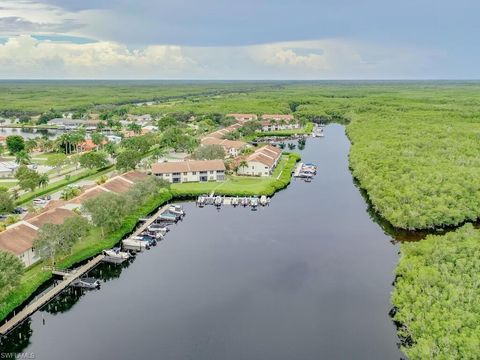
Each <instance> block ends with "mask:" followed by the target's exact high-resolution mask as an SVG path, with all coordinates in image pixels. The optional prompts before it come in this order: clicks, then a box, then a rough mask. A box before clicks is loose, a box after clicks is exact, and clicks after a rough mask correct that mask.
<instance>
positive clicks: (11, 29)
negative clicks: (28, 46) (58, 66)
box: [0, 0, 83, 35]
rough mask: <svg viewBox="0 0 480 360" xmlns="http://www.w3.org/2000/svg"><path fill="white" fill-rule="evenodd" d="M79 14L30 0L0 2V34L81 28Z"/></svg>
mask: <svg viewBox="0 0 480 360" xmlns="http://www.w3.org/2000/svg"><path fill="white" fill-rule="evenodd" d="M82 26H83V25H82V23H81V22H80V14H74V13H69V12H65V11H64V10H63V9H61V8H59V7H56V6H52V5H46V4H42V3H38V2H37V1H31V0H3V1H2V2H1V3H0V35H21V34H25V33H58V32H71V31H74V30H76V29H79V28H81V27H82Z"/></svg>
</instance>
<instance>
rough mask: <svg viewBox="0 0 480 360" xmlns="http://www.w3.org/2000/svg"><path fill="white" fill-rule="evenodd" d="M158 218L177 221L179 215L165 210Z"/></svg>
mask: <svg viewBox="0 0 480 360" xmlns="http://www.w3.org/2000/svg"><path fill="white" fill-rule="evenodd" d="M157 220H161V221H173V222H177V220H178V217H177V215H175V214H172V213H170V212H169V211H165V212H164V213H162V214H160V215H159V216H158V218H157Z"/></svg>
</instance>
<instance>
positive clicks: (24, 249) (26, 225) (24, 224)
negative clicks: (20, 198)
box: [0, 171, 148, 267]
mask: <svg viewBox="0 0 480 360" xmlns="http://www.w3.org/2000/svg"><path fill="white" fill-rule="evenodd" d="M146 177H148V175H147V174H145V173H142V172H139V171H130V172H127V173H125V174H121V175H117V176H114V177H113V178H111V179H109V180H108V181H107V182H105V183H104V184H101V185H96V186H94V187H92V188H90V189H88V190H86V191H85V192H83V193H82V194H81V195H79V196H78V197H76V198H74V199H72V200H70V201H68V202H65V201H58V202H57V203H56V204H57V205H56V207H54V208H46V209H45V210H44V211H43V212H42V213H40V214H38V215H33V214H32V215H27V216H26V217H25V218H24V219H23V220H22V221H19V222H17V223H15V224H12V225H10V226H8V227H7V229H6V230H5V231H3V232H0V250H2V251H7V252H10V253H12V254H14V255H16V256H17V257H18V258H19V259H20V260H21V261H22V262H23V264H24V265H25V266H27V267H28V266H31V265H33V264H35V263H36V262H37V261H38V260H40V259H39V257H38V256H37V254H36V253H35V249H34V247H33V243H34V241H35V239H36V238H37V237H38V230H39V229H40V228H41V227H42V226H43V225H45V224H62V223H63V222H64V221H65V219H67V218H69V217H71V216H75V215H76V213H75V212H74V210H75V209H77V208H80V207H81V206H82V204H83V203H84V202H85V201H86V200H88V199H91V198H94V197H96V196H98V195H100V194H102V193H105V192H113V193H122V192H125V191H127V190H129V189H130V188H132V187H133V186H134V185H135V183H136V182H138V181H140V180H143V179H145V178H146Z"/></svg>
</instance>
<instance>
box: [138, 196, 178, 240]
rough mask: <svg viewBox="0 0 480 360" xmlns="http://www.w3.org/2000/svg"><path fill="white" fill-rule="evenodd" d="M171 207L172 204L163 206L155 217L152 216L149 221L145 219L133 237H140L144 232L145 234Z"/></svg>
mask: <svg viewBox="0 0 480 360" xmlns="http://www.w3.org/2000/svg"><path fill="white" fill-rule="evenodd" d="M170 206H171V204H167V205H164V206H162V207H161V208H160V209H159V210H158V211H157V212H156V213H155V214H154V215H152V216H151V217H150V218H148V219H145V221H144V222H143V224H142V226H140V227H139V228H137V230H135V231H134V232H133V234H132V235H131V236H138V235H140V234H141V233H142V232H144V231H145V230H146V229H147V228H148V227H149V226H150V225H152V224H153V223H154V222H155V220H157V218H158V217H159V216H160V214H161V213H163V212H165V211H166V210H167V209H168V208H169V207H170Z"/></svg>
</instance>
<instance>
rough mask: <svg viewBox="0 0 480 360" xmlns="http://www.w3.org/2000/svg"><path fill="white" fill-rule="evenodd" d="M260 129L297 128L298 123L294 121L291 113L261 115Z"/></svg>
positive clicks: (298, 126)
mask: <svg viewBox="0 0 480 360" xmlns="http://www.w3.org/2000/svg"><path fill="white" fill-rule="evenodd" d="M261 125H262V131H277V130H292V129H299V128H300V124H299V123H298V122H297V121H295V118H294V117H293V115H282V114H278V115H268V114H266V115H262V121H261Z"/></svg>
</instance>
